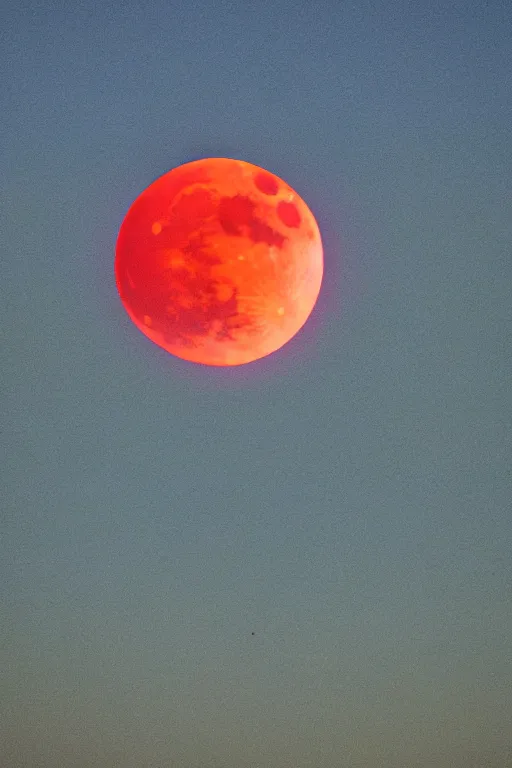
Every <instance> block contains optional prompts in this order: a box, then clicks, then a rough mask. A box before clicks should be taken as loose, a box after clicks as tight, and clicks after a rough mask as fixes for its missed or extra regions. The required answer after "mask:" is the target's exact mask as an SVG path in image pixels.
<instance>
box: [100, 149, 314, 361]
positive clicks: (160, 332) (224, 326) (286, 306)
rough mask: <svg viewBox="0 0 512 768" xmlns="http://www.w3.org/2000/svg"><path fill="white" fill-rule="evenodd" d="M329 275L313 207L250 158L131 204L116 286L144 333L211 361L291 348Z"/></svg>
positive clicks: (175, 179) (209, 164) (184, 178)
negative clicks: (324, 279)
mask: <svg viewBox="0 0 512 768" xmlns="http://www.w3.org/2000/svg"><path fill="white" fill-rule="evenodd" d="M322 274H323V253H322V241H321V237H320V232H319V229H318V225H317V223H316V221H315V218H314V216H313V214H312V213H311V211H310V210H309V208H308V207H307V205H306V203H305V202H304V201H303V200H302V199H301V198H300V197H299V196H298V195H297V193H296V192H294V190H293V189H292V188H291V187H290V186H288V184H286V183H285V182H284V181H282V180H281V179H279V178H278V177H277V176H275V175H274V174H272V173H269V172H268V171H265V170H263V169H262V168H258V167H257V166H255V165H251V164H250V163H246V162H243V161H241V160H230V159H227V158H207V159H204V160H197V161H194V162H191V163H187V164H185V165H182V166H180V167H178V168H175V169H173V170H171V171H169V172H168V173H166V174H164V175H163V176H161V177H160V178H159V179H157V180H156V181H154V182H153V183H152V184H151V185H150V186H149V187H148V188H147V189H145V190H144V192H142V193H141V194H140V195H139V197H137V199H136V200H135V201H134V203H133V204H132V205H131V207H130V208H129V210H128V213H127V214H126V217H125V219H124V221H123V223H122V225H121V229H120V231H119V236H118V239H117V244H116V258H115V275H116V283H117V289H118V291H119V295H120V297H121V301H122V303H123V305H124V308H125V309H126V311H127V313H128V315H129V316H130V318H131V319H132V321H133V322H134V323H135V325H136V326H137V328H139V330H141V331H142V333H144V334H145V335H146V336H147V337H148V338H149V339H151V340H152V341H153V342H154V343H155V344H158V345H159V346H160V347H163V348H164V349H165V350H167V351H168V352H170V353H171V354H173V355H176V356H177V357H180V358H182V359H184V360H190V361H192V362H194V363H202V364H204V365H216V366H225V365H242V364H244V363H250V362H252V361H253V360H258V359H259V358H261V357H265V356H266V355H269V354H271V353H272V352H275V351H276V350H278V349H280V348H281V347H282V346H283V345H284V344H286V343H287V342H288V341H289V340H290V339H291V338H292V337H293V336H295V334H296V333H297V332H298V331H299V329H300V328H301V327H302V326H303V325H304V323H305V322H306V320H307V319H308V317H309V315H310V313H311V311H312V309H313V307H314V305H315V302H316V300H317V297H318V294H319V291H320V285H321V282H322Z"/></svg>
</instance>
